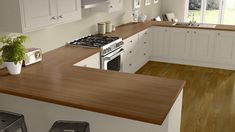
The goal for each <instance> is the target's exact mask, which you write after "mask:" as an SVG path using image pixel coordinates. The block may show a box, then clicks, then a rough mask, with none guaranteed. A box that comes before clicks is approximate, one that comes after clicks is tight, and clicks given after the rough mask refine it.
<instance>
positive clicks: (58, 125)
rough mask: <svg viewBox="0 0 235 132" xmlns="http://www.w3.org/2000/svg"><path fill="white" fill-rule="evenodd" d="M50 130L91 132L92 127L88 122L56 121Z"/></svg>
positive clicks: (51, 131) (58, 131) (55, 131)
mask: <svg viewBox="0 0 235 132" xmlns="http://www.w3.org/2000/svg"><path fill="white" fill-rule="evenodd" d="M49 132H90V128H89V123H87V122H81V121H56V122H55V123H54V124H53V126H52V127H51V129H50V131H49Z"/></svg>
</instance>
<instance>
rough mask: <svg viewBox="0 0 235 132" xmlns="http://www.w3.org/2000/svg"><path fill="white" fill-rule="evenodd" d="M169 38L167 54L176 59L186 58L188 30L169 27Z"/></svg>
mask: <svg viewBox="0 0 235 132" xmlns="http://www.w3.org/2000/svg"><path fill="white" fill-rule="evenodd" d="M169 39H170V42H169V56H170V57H172V58H176V59H187V58H188V56H189V52H190V51H189V50H190V39H191V34H190V32H189V31H187V30H185V29H180V28H171V29H170V38H169Z"/></svg>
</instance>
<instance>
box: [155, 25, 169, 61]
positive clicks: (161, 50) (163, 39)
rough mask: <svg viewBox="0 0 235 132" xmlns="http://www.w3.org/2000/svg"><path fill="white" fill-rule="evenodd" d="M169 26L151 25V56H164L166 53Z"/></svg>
mask: <svg viewBox="0 0 235 132" xmlns="http://www.w3.org/2000/svg"><path fill="white" fill-rule="evenodd" d="M169 37H170V34H169V28H166V27H153V29H152V45H153V56H156V57H165V56H167V55H168V43H169Z"/></svg>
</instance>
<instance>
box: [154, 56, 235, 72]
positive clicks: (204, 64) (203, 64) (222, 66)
mask: <svg viewBox="0 0 235 132" xmlns="http://www.w3.org/2000/svg"><path fill="white" fill-rule="evenodd" d="M150 60H151V61H158V62H166V63H173V64H183V65H191V66H200V67H207V68H218V69H226V70H235V65H226V64H218V63H208V62H201V61H192V60H183V59H173V58H165V57H156V56H151V57H150Z"/></svg>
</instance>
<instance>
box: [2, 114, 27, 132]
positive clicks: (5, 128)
mask: <svg viewBox="0 0 235 132" xmlns="http://www.w3.org/2000/svg"><path fill="white" fill-rule="evenodd" d="M18 129H21V131H22V132H28V131H27V128H26V124H25V121H24V116H23V115H21V114H16V113H11V112H6V111H0V132H15V131H16V130H18Z"/></svg>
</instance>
